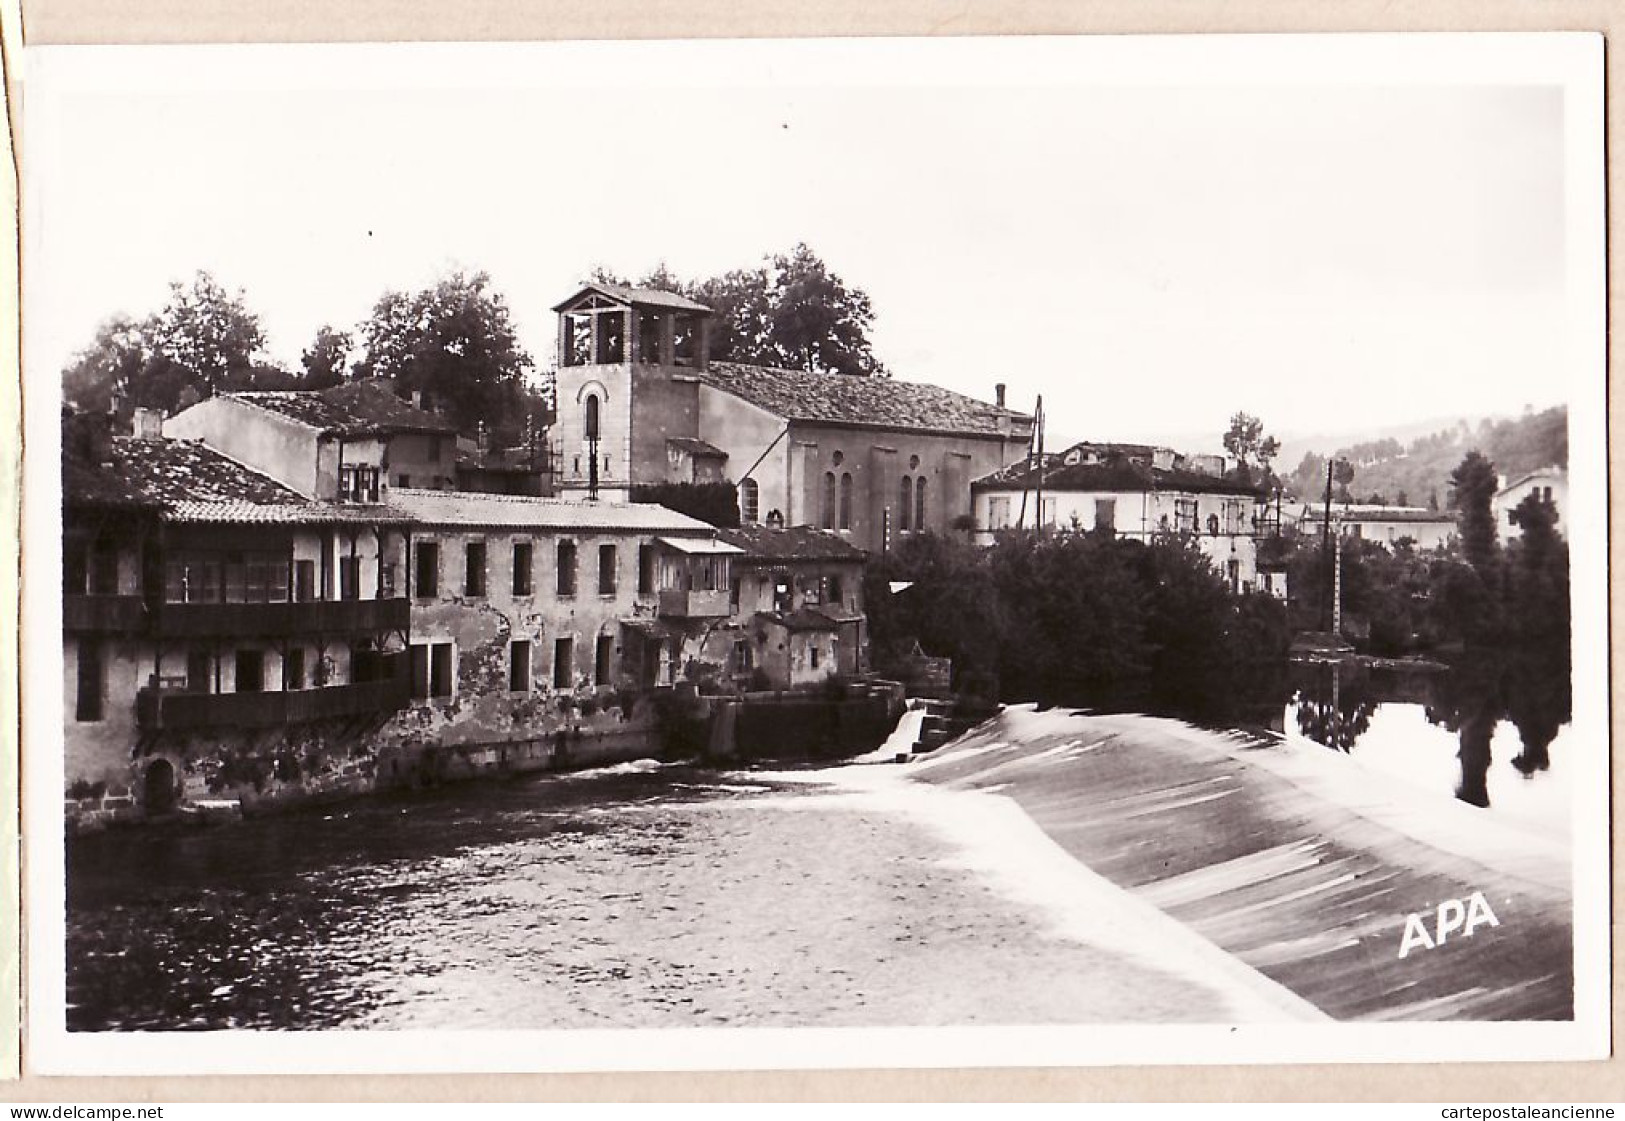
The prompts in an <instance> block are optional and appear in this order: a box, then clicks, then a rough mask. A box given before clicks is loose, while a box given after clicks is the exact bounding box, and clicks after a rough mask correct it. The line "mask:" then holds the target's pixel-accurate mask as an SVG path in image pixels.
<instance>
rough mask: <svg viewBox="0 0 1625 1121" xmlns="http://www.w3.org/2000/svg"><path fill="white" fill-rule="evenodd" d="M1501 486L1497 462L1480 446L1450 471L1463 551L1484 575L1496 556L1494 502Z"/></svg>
mask: <svg viewBox="0 0 1625 1121" xmlns="http://www.w3.org/2000/svg"><path fill="white" fill-rule="evenodd" d="M1499 487H1500V480H1499V479H1498V478H1497V477H1496V474H1495V465H1494V464H1492V463H1491V462H1490V461H1489V460H1488V459H1486V458H1484V456H1483V454H1482V453H1480V452H1479V451H1477V450H1476V449H1475V450H1473V451H1470V452H1468V453H1467V455H1466V457H1465V458H1463V459H1462V461H1461V463H1459V464H1458V465H1457V466H1456V469H1455V470H1454V471H1452V472H1450V504H1451V505H1452V506H1454V507H1455V508H1456V524H1457V527H1458V529H1459V531H1460V533H1461V552H1462V555H1463V556H1464V557H1466V558H1467V563H1468V564H1470V565H1472V566H1473V568H1474V569H1475V570H1477V571H1478V572H1479V573H1480V574H1483V573H1484V572H1485V571H1486V569H1488V568H1489V567H1490V566H1491V565H1492V564H1493V563H1494V562H1495V559H1496V552H1495V514H1494V512H1493V511H1492V510H1491V509H1490V502H1491V499H1493V498H1494V497H1495V492H1496V490H1497V489H1498V488H1499Z"/></svg>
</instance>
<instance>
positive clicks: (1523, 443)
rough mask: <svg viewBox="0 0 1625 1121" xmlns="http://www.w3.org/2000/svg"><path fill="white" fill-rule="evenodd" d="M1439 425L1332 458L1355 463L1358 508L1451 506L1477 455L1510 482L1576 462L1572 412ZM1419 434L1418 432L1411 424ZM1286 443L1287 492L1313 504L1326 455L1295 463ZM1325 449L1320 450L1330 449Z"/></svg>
mask: <svg viewBox="0 0 1625 1121" xmlns="http://www.w3.org/2000/svg"><path fill="white" fill-rule="evenodd" d="M1435 423H1436V427H1432V428H1430V429H1425V430H1423V431H1421V432H1420V433H1417V434H1415V435H1410V434H1408V433H1407V434H1399V432H1400V430H1397V429H1396V430H1389V431H1386V432H1382V433H1377V434H1372V435H1370V436H1368V437H1367V438H1364V439H1348V440H1347V442H1346V443H1342V444H1339V445H1337V446H1336V447H1335V448H1333V449H1332V450H1333V453H1334V454H1335V455H1338V456H1342V457H1344V458H1346V459H1348V460H1349V462H1350V463H1352V464H1353V465H1354V481H1353V482H1352V483H1350V484H1349V486H1348V492H1349V495H1350V496H1351V497H1352V498H1353V499H1354V500H1355V501H1359V502H1366V501H1378V502H1383V503H1391V504H1396V505H1413V506H1437V507H1438V508H1439V509H1441V510H1443V509H1447V508H1448V507H1449V505H1450V472H1451V471H1453V470H1455V468H1456V465H1457V464H1458V463H1460V462H1461V460H1462V457H1463V456H1465V455H1466V454H1467V453H1468V452H1470V451H1473V450H1474V449H1477V450H1478V451H1479V452H1482V453H1483V454H1484V455H1485V456H1487V457H1488V458H1489V460H1490V462H1492V463H1494V464H1495V469H1496V470H1497V471H1498V472H1500V473H1501V474H1502V475H1503V476H1505V477H1506V478H1508V479H1511V478H1515V477H1516V476H1518V475H1520V474H1522V473H1524V472H1525V471H1533V470H1534V469H1535V468H1537V467H1550V466H1554V465H1555V466H1559V467H1567V466H1568V462H1569V427H1568V425H1569V414H1568V409H1567V408H1566V407H1563V406H1559V407H1557V408H1552V409H1546V410H1544V411H1542V412H1530V413H1525V414H1524V415H1523V416H1521V417H1513V418H1485V419H1483V420H1480V421H1478V422H1477V424H1473V423H1470V422H1468V421H1466V420H1461V421H1456V422H1449V421H1445V422H1435ZM1406 427H1407V428H1408V429H1410V430H1411V432H1416V426H1406ZM1293 444H1296V445H1297V447H1298V448H1299V449H1303V448H1304V442H1303V441H1301V440H1294V441H1292V442H1290V443H1283V453H1284V454H1282V455H1281V457H1280V458H1279V459H1277V460H1276V465H1277V469H1278V470H1281V471H1282V472H1283V474H1282V479H1283V481H1284V482H1285V484H1286V489H1287V493H1288V494H1290V495H1293V496H1295V497H1297V498H1300V499H1304V500H1312V499H1313V498H1314V497H1316V496H1318V495H1321V494H1323V493H1324V492H1325V487H1326V456H1325V454H1324V453H1323V451H1321V450H1313V449H1309V450H1299V451H1298V452H1297V453H1296V454H1297V458H1296V459H1293V458H1289V454H1290V450H1291V449H1292V445H1293ZM1325 446H1326V445H1324V444H1322V445H1321V447H1322V448H1325Z"/></svg>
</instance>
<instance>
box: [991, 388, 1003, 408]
mask: <svg viewBox="0 0 1625 1121" xmlns="http://www.w3.org/2000/svg"><path fill="white" fill-rule="evenodd" d="M993 403H994V404H995V405H997V406H999V408H1001V409H1002V408H1004V383H1003V382H1002V381H1001V382H999V383H998V384H997V385H995V386H994V387H993Z"/></svg>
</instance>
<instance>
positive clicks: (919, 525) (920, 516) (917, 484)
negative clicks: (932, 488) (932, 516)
mask: <svg viewBox="0 0 1625 1121" xmlns="http://www.w3.org/2000/svg"><path fill="white" fill-rule="evenodd" d="M914 531H915V532H916V533H924V532H925V476H924V475H921V476H920V477H919V478H918V479H915V480H914Z"/></svg>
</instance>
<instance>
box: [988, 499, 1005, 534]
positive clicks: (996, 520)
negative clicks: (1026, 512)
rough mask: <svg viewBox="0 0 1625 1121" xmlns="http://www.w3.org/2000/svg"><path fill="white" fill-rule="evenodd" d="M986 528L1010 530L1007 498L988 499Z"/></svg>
mask: <svg viewBox="0 0 1625 1121" xmlns="http://www.w3.org/2000/svg"><path fill="white" fill-rule="evenodd" d="M987 528H988V529H1009V528H1010V500H1009V499H1008V498H990V499H988V500H987Z"/></svg>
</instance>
